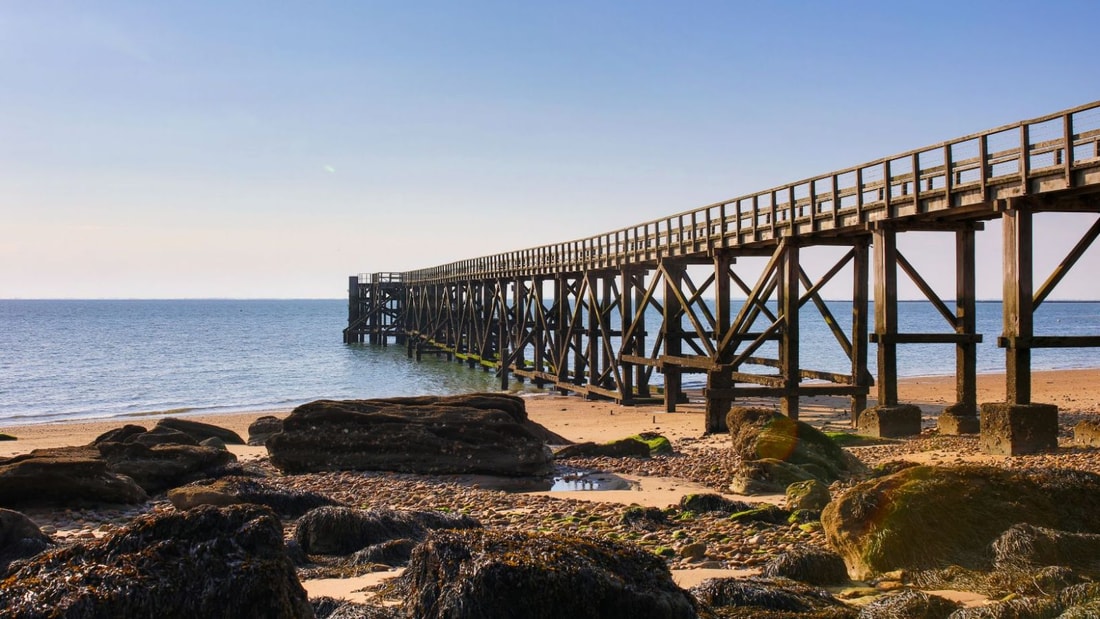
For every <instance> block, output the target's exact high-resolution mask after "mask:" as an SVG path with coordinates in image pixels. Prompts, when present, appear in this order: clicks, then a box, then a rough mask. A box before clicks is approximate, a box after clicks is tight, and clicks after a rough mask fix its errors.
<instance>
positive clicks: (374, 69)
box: [0, 0, 1100, 298]
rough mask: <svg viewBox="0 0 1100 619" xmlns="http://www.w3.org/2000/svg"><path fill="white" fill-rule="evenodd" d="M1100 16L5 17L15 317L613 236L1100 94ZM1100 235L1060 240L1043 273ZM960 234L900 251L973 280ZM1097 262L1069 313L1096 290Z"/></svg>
mask: <svg viewBox="0 0 1100 619" xmlns="http://www.w3.org/2000/svg"><path fill="white" fill-rule="evenodd" d="M1097 24H1100V3H1098V2H1095V1H1094V0H1093V1H1082V2H1046V3H1041V4H1040V3H1034V2H1028V3H1025V2H1006V1H997V2H978V1H965V2H960V1H958V0H954V1H952V2H938V1H926V2H881V1H875V2H678V3H671V2H633V1H632V2H626V1H623V2H588V1H586V2H505V1H501V2H480V1H473V2H450V1H440V2H366V1H344V2H335V1H334V2H309V3H306V2H299V3H289V2H282V3H272V2H206V1H197V2H171V3H170V2H144V1H136V0H135V1H133V2H112V1H96V2H83V1H79V2H76V1H74V2H53V1H49V0H45V1H35V2H4V3H3V4H2V5H0V298H11V297H22V298H58V297H78V298H100V297H127V298H133V297H140V298H164V297H167V298H172V297H341V296H343V295H344V288H345V285H346V281H347V280H346V278H347V276H348V275H351V274H353V273H357V272H361V271H400V270H407V269H414V268H420V267H426V266H432V265H435V264H439V263H443V262H449V261H452V260H458V259H462V258H467V257H474V256H478V255H485V254H489V253H496V252H502V251H507V250H512V249H520V248H523V247H528V246H534V245H539V244H545V243H552V242H557V241H565V240H569V239H572V238H577V237H581V236H587V235H591V234H596V233H600V232H604V231H607V230H612V229H616V228H619V227H623V226H627V225H630V224H633V223H637V222H641V221H644V220H648V219H653V218H656V217H660V216H662V215H667V214H670V213H673V212H678V211H682V210H686V209H690V208H694V207H696V206H701V205H704V204H707V203H710V202H714V201H718V200H721V199H725V198H730V197H733V196H737V195H741V194H745V193H749V192H752V191H756V190H760V189H765V188H768V187H771V186H773V185H778V184H781V183H784V182H788V181H792V180H796V179H799V178H803V177H806V176H810V175H813V174H817V173H823V172H828V171H830V170H833V169H836V168H841V167H846V166H850V165H854V164H858V163H862V162H864V161H868V160H872V159H876V158H879V157H882V156H885V155H889V154H892V153H895V152H900V151H904V150H908V149H910V148H915V147H919V146H923V145H926V144H932V143H935V142H939V141H942V140H945V139H949V138H952V137H957V136H960V135H964V134H968V133H972V132H975V131H978V130H982V129H986V128H990V127H993V126H997V125H1001V124H1005V123H1010V122H1014V121H1017V120H1021V119H1024V118H1029V117H1034V116H1039V115H1043V114H1046V113H1049V112H1054V111H1057V110H1060V109H1063V108H1068V107H1072V106H1076V105H1079V104H1083V103H1087V102H1089V101H1093V100H1095V99H1100V88H1098V86H1100V64H1098V63H1097V62H1096V53H1095V38H1096V25H1097ZM1082 221H1083V222H1084V224H1082ZM1088 223H1089V220H1088V219H1087V218H1085V219H1082V218H1080V217H1076V218H1074V217H1068V218H1067V217H1054V218H1051V219H1048V220H1046V221H1043V222H1040V224H1039V225H1040V231H1041V234H1042V236H1043V239H1044V242H1043V243H1042V245H1043V248H1042V249H1041V252H1042V260H1043V261H1045V262H1043V265H1045V266H1043V268H1044V269H1049V267H1050V266H1053V262H1054V261H1056V260H1058V259H1059V258H1061V256H1062V255H1064V254H1065V253H1066V252H1067V251H1068V250H1069V248H1070V247H1071V246H1072V243H1073V242H1075V241H1076V239H1077V235H1079V234H1080V231H1081V226H1082V225H1087V224H1088ZM993 232H994V233H987V234H986V235H985V237H988V238H983V239H982V240H981V241H980V248H981V249H982V250H983V252H984V253H983V258H982V262H983V266H982V272H981V273H980V282H981V288H980V290H979V293H980V295H981V296H983V297H998V296H999V293H1000V285H1001V284H1000V280H999V278H1000V257H999V253H998V252H999V250H998V249H997V247H999V243H1000V239H999V234H995V232H996V231H995V230H994V231H993ZM944 236H947V235H944ZM1063 237H1064V239H1063ZM1055 241H1057V242H1055ZM907 242H908V243H910V245H909V246H906V244H905V243H907ZM939 242H940V241H939V240H934V241H920V243H918V244H917V245H915V246H914V245H912V242H911V241H903V243H902V247H903V250H905V249H907V247H913V249H911V250H910V251H911V253H914V254H918V253H923V254H925V257H924V258H915V257H913V256H911V257H912V258H914V262H918V263H920V262H921V261H922V259H926V260H930V261H932V262H931V265H930V266H929V267H928V270H929V271H930V272H932V273H940V272H943V273H946V274H948V275H949V274H950V273H951V272H952V268H950V267H948V266H946V263H944V265H942V266H943V269H939V268H938V267H937V265H936V262H935V261H936V260H938V259H941V258H942V257H943V254H944V252H940V251H926V252H922V251H921V250H922V249H924V248H925V243H927V247H935V246H936V243H939ZM1048 246H1054V248H1053V249H1049V247H1048ZM944 247H949V244H944ZM991 247H992V249H990V248H991ZM1050 252H1053V253H1050ZM1054 254H1057V255H1054ZM1097 254H1100V249H1097V248H1093V249H1092V250H1090V252H1089V253H1088V254H1087V255H1086V257H1085V259H1084V263H1085V264H1083V265H1082V266H1081V267H1079V269H1078V272H1077V274H1076V275H1074V276H1072V277H1071V278H1070V279H1069V280H1067V282H1066V283H1065V284H1064V287H1063V288H1062V289H1061V294H1060V295H1059V296H1061V297H1063V298H1064V297H1073V298H1084V297H1088V298H1097V297H1100V285H1098V284H1096V283H1095V282H1096V279H1095V275H1094V274H1095V273H1096V272H1100V257H1098V256H1097ZM1045 275H1046V271H1045V270H1044V271H1043V272H1042V273H1039V274H1037V278H1039V279H1041V278H1043V277H1045ZM936 277H937V276H936V275H934V276H933V277H932V278H933V279H935V278H936ZM946 281H948V282H950V280H946ZM947 286H948V288H949V287H950V283H948V284H947ZM945 290H946V289H945Z"/></svg>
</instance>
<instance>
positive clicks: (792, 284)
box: [776, 238, 801, 419]
mask: <svg viewBox="0 0 1100 619" xmlns="http://www.w3.org/2000/svg"><path fill="white" fill-rule="evenodd" d="M782 251H783V261H782V263H781V264H780V266H779V268H778V270H777V271H776V277H777V280H776V281H777V286H776V288H777V290H778V292H779V308H780V311H781V312H782V313H783V323H784V327H783V333H782V335H781V336H780V338H779V368H780V369H779V371H780V372H781V374H782V377H783V390H784V394H783V396H782V397H781V398H780V401H779V412H781V413H783V414H784V415H786V416H787V417H790V418H791V419H798V384H799V382H800V380H801V367H800V365H799V359H798V339H799V338H798V326H799V325H798V306H799V297H800V296H801V295H800V292H799V291H800V288H799V285H798V282H799V279H798V275H799V263H798V256H799V248H798V243H797V242H795V241H794V240H793V239H790V238H788V239H785V240H784V241H783V248H782Z"/></svg>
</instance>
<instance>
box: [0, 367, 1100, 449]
mask: <svg viewBox="0 0 1100 619" xmlns="http://www.w3.org/2000/svg"><path fill="white" fill-rule="evenodd" d="M1097 385H1100V368H1096V369H1078V370H1044V371H1037V372H1033V373H1032V396H1033V401H1035V402H1044V403H1049V404H1054V405H1056V406H1058V407H1059V411H1060V412H1072V413H1100V391H1097V390H1096V389H1095V386H1097ZM898 390H899V396H900V397H899V400H900V401H901V402H904V403H910V404H916V405H918V406H920V407H921V409H922V411H923V414H924V417H925V425H926V426H927V425H934V423H935V417H936V416H937V415H938V414H939V412H940V411H942V410H943V408H944V407H945V406H948V405H950V404H952V403H954V401H955V377H954V376H950V375H949V376H925V377H908V378H901V379H899V380H898ZM874 394H875V390H874V387H872V388H871V397H869V398H868V406H873V405H874V402H875V398H874ZM1004 397H1005V375H1004V374H1003V373H1002V374H979V375H978V402H979V403H980V402H995V401H1003V400H1004ZM524 400H525V402H526V404H527V410H528V414H529V415H530V416H531V418H532V419H534V420H535V421H537V422H539V423H541V424H543V425H545V426H547V427H548V428H550V429H551V430H554V431H556V432H558V433H559V434H561V435H562V436H565V437H566V438H568V439H570V440H573V441H597V442H602V441H610V440H615V439H618V438H622V437H623V436H629V435H632V434H636V433H638V432H640V431H647V430H651V429H655V428H659V430H656V431H663V432H669V431H671V432H672V433H673V436H669V438H670V439H671V438H684V437H692V438H697V437H701V436H703V418H702V415H703V413H704V405H703V403H702V401H701V400H700V399H699V398H698V394H696V395H695V398H693V399H692V400H691V401H690V402H689V403H687V404H683V405H679V406H677V411H676V412H675V413H666V412H665V410H664V406H663V405H641V406H621V405H619V404H616V403H614V402H610V401H599V400H585V399H584V398H583V397H580V396H577V395H564V396H563V395H558V394H555V393H552V392H545V393H533V394H530V395H526V396H525V397H524ZM745 403H746V404H751V405H761V406H772V405H775V401H774V400H747V401H745ZM849 407H850V400H849V398H847V397H841V396H818V397H812V398H804V399H803V400H802V403H801V405H800V417H801V418H802V419H803V420H805V421H809V422H811V423H814V424H815V425H819V426H822V427H825V428H828V429H836V430H842V429H845V428H849V427H850V423H849V421H850V414H851V413H850V410H849ZM291 410H292V409H291V408H276V409H264V410H249V411H239V412H226V413H186V414H182V415H172V414H157V413H155V414H151V415H147V416H126V417H101V418H90V419H73V420H57V421H47V422H40V423H29V424H28V423H24V424H18V425H0V433H5V434H9V435H12V436H15V437H16V439H17V440H14V441H0V458H4V457H11V456H14V455H18V454H21V453H27V452H29V451H31V450H32V449H38V448H43V447H61V446H69V445H83V444H87V443H89V442H91V441H92V440H93V439H94V438H95V437H97V436H99V435H100V434H102V433H103V432H106V431H108V430H112V429H115V428H118V427H121V426H123V425H126V424H136V425H146V426H152V425H153V424H155V423H156V420H158V419H161V418H164V417H171V416H178V417H182V418H185V419H191V420H195V421H202V422H205V423H211V424H214V425H218V426H222V427H225V428H228V429H231V430H233V431H235V432H237V433H238V434H240V435H241V437H242V438H244V439H245V440H247V439H248V426H249V424H251V423H252V422H253V421H255V420H256V419H257V418H259V417H262V416H266V415H274V416H276V417H285V416H286V415H288V414H290V411H291ZM646 417H648V418H649V419H648V420H647V419H645V418H646ZM641 426H644V427H641ZM251 449H253V450H256V449H258V450H261V451H262V450H263V447H253V448H251ZM246 455H252V454H246Z"/></svg>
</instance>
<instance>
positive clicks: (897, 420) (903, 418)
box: [856, 404, 921, 438]
mask: <svg viewBox="0 0 1100 619" xmlns="http://www.w3.org/2000/svg"><path fill="white" fill-rule="evenodd" d="M920 418H921V412H920V408H918V407H916V406H914V405H912V404H895V405H893V406H874V407H871V408H868V409H865V410H864V411H863V412H861V413H860V414H859V422H858V424H857V426H856V432H858V433H860V434H865V435H867V436H878V437H881V438H900V437H902V436H914V435H917V434H920Z"/></svg>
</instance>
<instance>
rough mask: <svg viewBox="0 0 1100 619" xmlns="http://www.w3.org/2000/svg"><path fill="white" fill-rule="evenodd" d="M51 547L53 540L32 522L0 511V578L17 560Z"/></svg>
mask: <svg viewBox="0 0 1100 619" xmlns="http://www.w3.org/2000/svg"><path fill="white" fill-rule="evenodd" d="M52 545H53V540H51V539H50V536H49V535H46V534H45V533H43V532H42V530H41V529H39V528H38V525H36V524H35V523H34V521H33V520H31V519H30V518H27V517H26V516H25V515H23V514H21V513H19V512H16V511H12V510H10V509H0V576H3V574H4V573H5V572H7V570H8V565H9V564H11V562H12V561H15V560H17V559H25V558H27V557H31V556H34V555H36V554H38V553H40V552H42V551H43V550H45V549H46V548H49V547H50V546H52Z"/></svg>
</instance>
